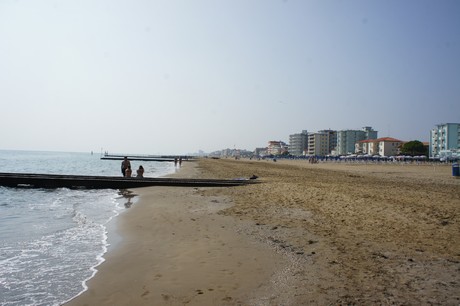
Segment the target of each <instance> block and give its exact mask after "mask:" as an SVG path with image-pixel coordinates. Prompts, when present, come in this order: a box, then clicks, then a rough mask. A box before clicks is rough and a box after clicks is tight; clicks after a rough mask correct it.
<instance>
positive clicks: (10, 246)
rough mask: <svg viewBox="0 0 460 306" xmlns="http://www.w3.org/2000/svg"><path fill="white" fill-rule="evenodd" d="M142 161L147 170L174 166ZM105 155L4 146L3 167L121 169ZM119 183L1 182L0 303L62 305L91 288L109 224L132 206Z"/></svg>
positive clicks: (156, 172)
mask: <svg viewBox="0 0 460 306" xmlns="http://www.w3.org/2000/svg"><path fill="white" fill-rule="evenodd" d="M141 163H142V165H143V167H144V168H145V173H144V176H145V177H159V176H163V175H166V174H169V173H173V172H174V171H175V168H174V165H173V164H172V163H168V162H150V161H148V162H145V161H143V162H140V161H131V165H132V167H133V169H137V168H138V166H139V165H140V164H141ZM120 164H121V161H109V160H101V159H100V155H99V154H93V155H92V154H90V153H61V152H30V151H2V150H0V172H17V173H49V174H81V175H116V176H118V175H120V176H121V171H120ZM125 201H126V200H125V199H122V198H121V197H120V195H119V193H118V190H112V189H106V190H90V189H67V188H58V189H33V188H9V187H2V186H0V305H2V306H3V305H60V304H62V303H64V302H65V301H68V300H69V299H71V298H73V297H75V296H76V295H78V294H80V293H81V292H83V291H84V290H86V285H85V281H86V280H88V279H89V278H91V277H92V276H94V274H95V273H96V267H97V266H98V265H99V264H100V263H101V262H103V261H104V259H103V255H104V253H105V252H106V251H107V248H108V246H109V245H108V235H110V232H108V227H109V226H110V225H111V224H112V223H113V220H114V218H116V216H118V215H119V214H120V213H121V212H122V211H123V210H125V209H127V208H126V207H129V206H128V205H124V204H125V203H124V202H125Z"/></svg>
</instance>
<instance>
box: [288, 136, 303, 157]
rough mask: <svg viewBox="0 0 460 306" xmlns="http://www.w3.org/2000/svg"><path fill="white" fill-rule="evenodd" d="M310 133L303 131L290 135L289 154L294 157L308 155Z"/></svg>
mask: <svg viewBox="0 0 460 306" xmlns="http://www.w3.org/2000/svg"><path fill="white" fill-rule="evenodd" d="M307 148H308V132H307V131H306V130H303V131H302V133H299V134H292V135H289V153H290V154H291V155H294V156H302V155H305V154H306V153H307Z"/></svg>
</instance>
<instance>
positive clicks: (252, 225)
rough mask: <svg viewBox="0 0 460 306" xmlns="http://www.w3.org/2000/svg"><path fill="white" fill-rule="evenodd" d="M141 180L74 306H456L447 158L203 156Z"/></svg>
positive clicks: (455, 215) (453, 199)
mask: <svg viewBox="0 0 460 306" xmlns="http://www.w3.org/2000/svg"><path fill="white" fill-rule="evenodd" d="M253 174H255V175H257V176H259V179H257V181H260V182H261V183H260V184H253V185H249V186H241V187H227V188H179V187H169V188H163V187H161V188H158V187H153V188H142V189H136V190H135V193H138V194H139V195H140V198H139V201H138V202H137V203H135V205H133V206H132V207H131V208H130V209H129V210H127V211H126V212H125V213H124V214H123V215H122V216H120V218H119V221H118V222H119V228H120V230H121V235H122V237H123V240H122V242H120V245H119V246H118V247H117V248H116V250H113V251H111V252H109V253H108V254H107V256H106V259H107V260H106V262H104V263H103V264H102V265H101V266H100V267H99V270H100V271H99V272H98V273H97V274H96V276H95V277H94V278H93V279H92V280H91V281H90V282H89V283H88V285H89V290H88V291H87V292H85V293H84V294H83V295H81V296H80V297H78V298H76V299H74V300H73V301H72V302H70V303H69V305H128V304H131V305H328V304H333V305H338V304H342V305H346V304H355V305H373V304H378V305H381V304H398V305H400V304H405V305H429V304H432V305H458V304H459V303H460V273H459V272H460V245H459V243H458V240H459V237H460V179H455V178H453V177H452V175H451V168H450V166H439V165H437V166H432V165H405V164H404V165H343V164H341V165H338V164H308V163H307V162H305V161H279V162H276V163H275V162H272V161H246V160H239V161H235V160H212V159H203V160H200V161H199V162H198V165H197V167H194V166H193V165H192V164H187V163H185V164H184V171H183V172H182V171H181V172H180V173H179V175H180V176H181V177H186V176H193V177H196V176H199V177H205V178H237V177H250V176H252V175H253Z"/></svg>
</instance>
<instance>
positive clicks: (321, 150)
mask: <svg viewBox="0 0 460 306" xmlns="http://www.w3.org/2000/svg"><path fill="white" fill-rule="evenodd" d="M330 152H331V150H330V148H329V133H325V132H318V133H309V134H308V155H315V156H326V155H328V154H329V153H330Z"/></svg>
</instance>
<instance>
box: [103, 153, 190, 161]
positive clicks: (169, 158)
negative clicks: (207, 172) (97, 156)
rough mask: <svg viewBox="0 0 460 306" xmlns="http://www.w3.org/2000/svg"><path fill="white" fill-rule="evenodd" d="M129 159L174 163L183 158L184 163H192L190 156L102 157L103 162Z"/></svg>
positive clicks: (106, 155) (107, 155)
mask: <svg viewBox="0 0 460 306" xmlns="http://www.w3.org/2000/svg"><path fill="white" fill-rule="evenodd" d="M125 156H126V157H128V159H129V160H140V161H158V162H173V161H174V159H175V158H177V159H178V158H179V157H182V161H191V160H192V159H191V158H190V157H189V156H172V155H112V154H110V155H109V154H105V155H103V156H101V159H103V160H123V159H124V157H125Z"/></svg>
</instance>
